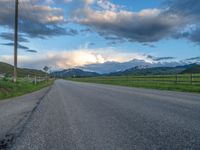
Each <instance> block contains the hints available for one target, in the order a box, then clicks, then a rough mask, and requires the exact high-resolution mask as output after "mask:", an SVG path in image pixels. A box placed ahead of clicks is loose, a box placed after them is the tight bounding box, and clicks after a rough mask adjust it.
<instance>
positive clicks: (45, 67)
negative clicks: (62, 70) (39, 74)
mask: <svg viewBox="0 0 200 150" xmlns="http://www.w3.org/2000/svg"><path fill="white" fill-rule="evenodd" d="M49 69H50V67H48V66H44V68H43V70H44V71H45V72H46V81H47V80H48V78H47V74H48V71H49Z"/></svg>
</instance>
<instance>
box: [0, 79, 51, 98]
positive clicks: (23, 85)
mask: <svg viewBox="0 0 200 150" xmlns="http://www.w3.org/2000/svg"><path fill="white" fill-rule="evenodd" d="M52 83H53V80H49V81H48V82H46V81H43V82H40V83H37V84H36V85H35V84H33V83H32V82H30V81H28V80H25V79H20V80H18V81H17V83H13V82H12V81H11V80H10V79H6V80H0V100H2V99H6V98H10V97H15V96H20V95H24V94H26V93H31V92H33V91H37V90H39V89H42V88H44V87H47V86H50V85H51V84H52Z"/></svg>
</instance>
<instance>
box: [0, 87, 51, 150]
mask: <svg viewBox="0 0 200 150" xmlns="http://www.w3.org/2000/svg"><path fill="white" fill-rule="evenodd" d="M50 90H51V86H50V87H49V89H48V90H47V91H46V92H45V93H44V95H43V96H42V97H40V98H39V101H38V102H37V103H36V105H35V107H34V108H33V109H32V110H31V111H29V112H26V114H25V115H24V117H23V118H22V119H20V120H19V121H18V123H17V124H16V125H15V126H14V127H13V128H11V129H10V131H8V132H7V134H6V135H5V136H4V138H3V139H0V150H9V149H11V148H12V146H13V145H14V144H15V141H16V139H17V138H19V137H20V136H21V134H22V133H23V131H24V128H25V126H26V125H27V123H28V122H29V121H30V120H31V117H32V115H33V113H34V112H35V111H36V109H37V108H38V106H39V105H40V103H41V101H42V100H43V99H44V98H45V96H46V95H47V94H48V93H49V91H50Z"/></svg>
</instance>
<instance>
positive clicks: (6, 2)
mask: <svg viewBox="0 0 200 150" xmlns="http://www.w3.org/2000/svg"><path fill="white" fill-rule="evenodd" d="M53 2H54V1H49V0H45V1H41V0H24V1H20V2H19V30H20V32H21V33H25V34H27V35H29V36H30V37H31V38H32V37H40V38H45V37H50V36H59V35H76V34H77V31H75V30H73V29H66V28H64V27H63V24H66V22H65V19H64V12H63V9H61V8H56V7H52V6H51V5H50V4H52V3H53ZM14 4H15V3H14V1H13V0H1V1H0V25H1V26H5V27H8V28H13V26H14V9H15V7H14V6H15V5H14Z"/></svg>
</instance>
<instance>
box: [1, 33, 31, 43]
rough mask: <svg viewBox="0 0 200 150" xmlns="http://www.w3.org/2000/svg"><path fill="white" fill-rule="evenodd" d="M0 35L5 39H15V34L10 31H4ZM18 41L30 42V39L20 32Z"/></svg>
mask: <svg viewBox="0 0 200 150" xmlns="http://www.w3.org/2000/svg"><path fill="white" fill-rule="evenodd" d="M0 37H1V38H2V39H4V40H8V41H14V34H13V33H10V32H2V33H1V34H0ZM18 41H19V42H29V40H28V39H27V38H26V37H25V36H24V35H22V34H18Z"/></svg>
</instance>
